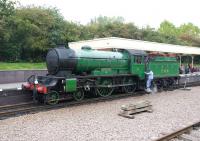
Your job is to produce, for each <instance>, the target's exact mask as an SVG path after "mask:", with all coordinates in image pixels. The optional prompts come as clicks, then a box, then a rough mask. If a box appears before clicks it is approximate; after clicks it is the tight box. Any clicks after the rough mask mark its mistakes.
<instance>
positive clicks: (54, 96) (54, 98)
mask: <svg viewBox="0 0 200 141" xmlns="http://www.w3.org/2000/svg"><path fill="white" fill-rule="evenodd" d="M58 101H59V94H58V93H57V92H56V91H51V92H50V93H48V94H47V96H46V103H47V104H49V105H55V104H57V103H58Z"/></svg>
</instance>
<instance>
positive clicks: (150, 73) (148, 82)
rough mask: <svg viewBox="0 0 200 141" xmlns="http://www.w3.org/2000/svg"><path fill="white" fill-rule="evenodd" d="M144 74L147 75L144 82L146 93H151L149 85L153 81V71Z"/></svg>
mask: <svg viewBox="0 0 200 141" xmlns="http://www.w3.org/2000/svg"><path fill="white" fill-rule="evenodd" d="M145 74H146V75H147V80H146V91H147V92H148V93H150V92H152V90H151V89H150V88H151V83H152V81H153V71H152V70H148V71H147V72H145Z"/></svg>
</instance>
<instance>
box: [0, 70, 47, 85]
mask: <svg viewBox="0 0 200 141" xmlns="http://www.w3.org/2000/svg"><path fill="white" fill-rule="evenodd" d="M46 74H47V70H13V71H0V84H4V83H16V82H25V81H26V80H27V78H28V77H29V76H31V75H46Z"/></svg>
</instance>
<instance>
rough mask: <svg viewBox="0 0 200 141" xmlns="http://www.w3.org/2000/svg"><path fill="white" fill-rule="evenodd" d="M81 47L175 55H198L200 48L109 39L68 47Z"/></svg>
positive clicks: (89, 41) (87, 41) (77, 48)
mask: <svg viewBox="0 0 200 141" xmlns="http://www.w3.org/2000/svg"><path fill="white" fill-rule="evenodd" d="M83 46H90V47H91V48H92V49H109V48H116V49H118V48H119V49H135V50H144V51H149V52H163V53H176V54H185V55H200V48H198V47H191V46H180V45H172V44H164V43H156V42H149V41H141V40H133V39H125V38H117V37H109V38H98V39H93V40H84V41H78V42H70V43H69V47H70V48H71V49H74V50H79V49H81V48H82V47H83Z"/></svg>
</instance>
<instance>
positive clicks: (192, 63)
mask: <svg viewBox="0 0 200 141" xmlns="http://www.w3.org/2000/svg"><path fill="white" fill-rule="evenodd" d="M191 57H192V68H193V67H194V56H193V55H192V56H191Z"/></svg>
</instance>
